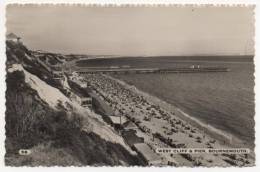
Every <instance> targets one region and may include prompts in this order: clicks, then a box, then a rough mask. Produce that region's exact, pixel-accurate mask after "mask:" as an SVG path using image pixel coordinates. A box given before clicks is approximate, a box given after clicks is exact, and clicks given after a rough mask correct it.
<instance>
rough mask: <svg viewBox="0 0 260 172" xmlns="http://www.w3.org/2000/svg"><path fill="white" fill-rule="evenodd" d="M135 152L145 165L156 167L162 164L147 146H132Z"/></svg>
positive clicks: (158, 157) (141, 144) (139, 144)
mask: <svg viewBox="0 0 260 172" xmlns="http://www.w3.org/2000/svg"><path fill="white" fill-rule="evenodd" d="M133 147H134V149H135V150H136V152H137V153H138V154H139V155H140V156H141V157H142V158H143V159H144V160H145V161H146V163H147V165H154V166H156V165H157V166H158V165H161V164H162V158H161V157H160V156H159V155H158V154H156V153H155V152H154V151H153V150H152V149H151V148H150V147H149V146H148V145H147V144H145V143H137V144H134V146H133Z"/></svg>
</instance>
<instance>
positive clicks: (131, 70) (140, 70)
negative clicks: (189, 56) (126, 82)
mask: <svg viewBox="0 0 260 172" xmlns="http://www.w3.org/2000/svg"><path fill="white" fill-rule="evenodd" d="M228 71H230V69H229V68H225V67H200V68H189V67H187V68H82V69H78V70H76V72H77V73H78V74H95V73H102V74H106V73H113V74H131V73H134V74H142V73H201V72H228Z"/></svg>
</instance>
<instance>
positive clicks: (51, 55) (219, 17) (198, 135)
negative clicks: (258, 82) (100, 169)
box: [5, 4, 255, 167]
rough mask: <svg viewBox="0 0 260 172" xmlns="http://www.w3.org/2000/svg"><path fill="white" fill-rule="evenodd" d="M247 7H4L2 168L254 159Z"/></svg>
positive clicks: (219, 163)
mask: <svg viewBox="0 0 260 172" xmlns="http://www.w3.org/2000/svg"><path fill="white" fill-rule="evenodd" d="M254 10H255V6H253V5H249V6H221V5H219V6H214V5H182V6H181V5H178V6H174V5H170V6H149V5H147V6H131V5H122V6H113V5H109V6H98V5H84V4H78V5H77V4H74V5H64V4H63V5H57V4H56V5H55V4H45V5H39V4H38V5H36V4H25V5H19V4H9V5H7V6H6V34H5V35H6V41H5V43H6V58H7V61H6V88H7V89H6V112H5V123H6V124H5V131H6V140H5V151H6V153H5V165H6V166H141V167H146V166H162V167H163V166H173V167H197V166H202V167H231V166H236V167H251V166H255V129H254V128H255V121H254V116H255V103H254V100H255V95H254V85H255V84H254V55H255V50H254V44H255V43H254V42H255V40H254V35H255V27H254V23H255V18H254Z"/></svg>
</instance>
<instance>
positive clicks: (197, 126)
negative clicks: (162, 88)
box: [77, 74, 253, 166]
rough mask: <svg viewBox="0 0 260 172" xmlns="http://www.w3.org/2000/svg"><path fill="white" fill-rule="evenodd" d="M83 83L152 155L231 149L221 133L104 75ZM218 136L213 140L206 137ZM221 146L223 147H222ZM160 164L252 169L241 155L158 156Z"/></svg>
mask: <svg viewBox="0 0 260 172" xmlns="http://www.w3.org/2000/svg"><path fill="white" fill-rule="evenodd" d="M77 82H79V84H82V83H87V85H88V86H91V88H92V89H93V90H94V92H95V93H96V94H97V95H98V96H100V97H101V98H102V99H103V100H104V101H105V102H106V103H107V104H108V105H109V106H110V107H111V108H112V109H113V111H114V112H115V114H116V115H122V116H124V117H126V118H127V119H128V120H130V121H132V122H134V123H135V124H136V125H137V126H138V130H137V135H138V136H140V137H143V138H144V141H145V143H146V144H147V145H149V146H150V147H151V148H152V149H153V150H154V151H155V150H156V148H221V149H223V148H235V147H236V146H234V145H233V146H231V145H230V144H228V143H226V142H224V140H225V137H228V135H225V134H224V133H222V132H220V131H218V130H215V129H213V128H210V127H209V126H207V125H205V124H203V123H201V122H200V121H198V120H196V119H193V118H190V117H189V116H188V115H187V114H184V112H182V111H181V110H180V109H178V108H176V107H174V106H171V105H169V104H167V103H166V102H163V101H162V100H160V99H158V98H156V97H153V96H150V95H148V94H146V93H145V92H142V91H140V90H138V89H137V88H135V87H134V86H131V85H128V84H126V83H125V82H123V81H121V80H118V79H115V78H113V77H111V76H108V75H98V74H95V75H92V74H87V75H84V76H81V77H78V79H77ZM216 131H217V132H218V134H217V135H221V136H222V138H223V139H222V140H221V139H216V138H215V137H212V136H211V135H210V134H212V133H213V132H216ZM224 144H225V145H224ZM160 156H161V157H162V159H163V163H164V164H167V162H174V164H176V165H177V166H194V165H202V166H230V165H238V166H252V165H253V159H252V158H251V157H250V156H246V155H244V154H237V155H234V154H233V155H228V154H219V155H217V154H189V155H184V154H171V155H170V154H160Z"/></svg>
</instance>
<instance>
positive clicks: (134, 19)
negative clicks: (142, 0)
mask: <svg viewBox="0 0 260 172" xmlns="http://www.w3.org/2000/svg"><path fill="white" fill-rule="evenodd" d="M6 19H7V20H6V27H7V34H8V33H10V32H13V33H15V34H17V35H18V36H20V37H21V38H22V40H23V42H24V44H25V45H26V46H28V47H29V48H30V49H33V50H45V51H50V52H57V53H65V54H89V55H122V56H171V55H174V56H176V55H238V54H240V55H245V54H246V55H252V54H254V39H253V38H254V8H253V7H213V6H204V7H193V6H186V7H184V6H182V7H180V6H178V7H177V6H171V7H89V6H69V5H67V6H64V5H44V6H43V5H23V6H21V5H9V6H8V7H7V10H6Z"/></svg>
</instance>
